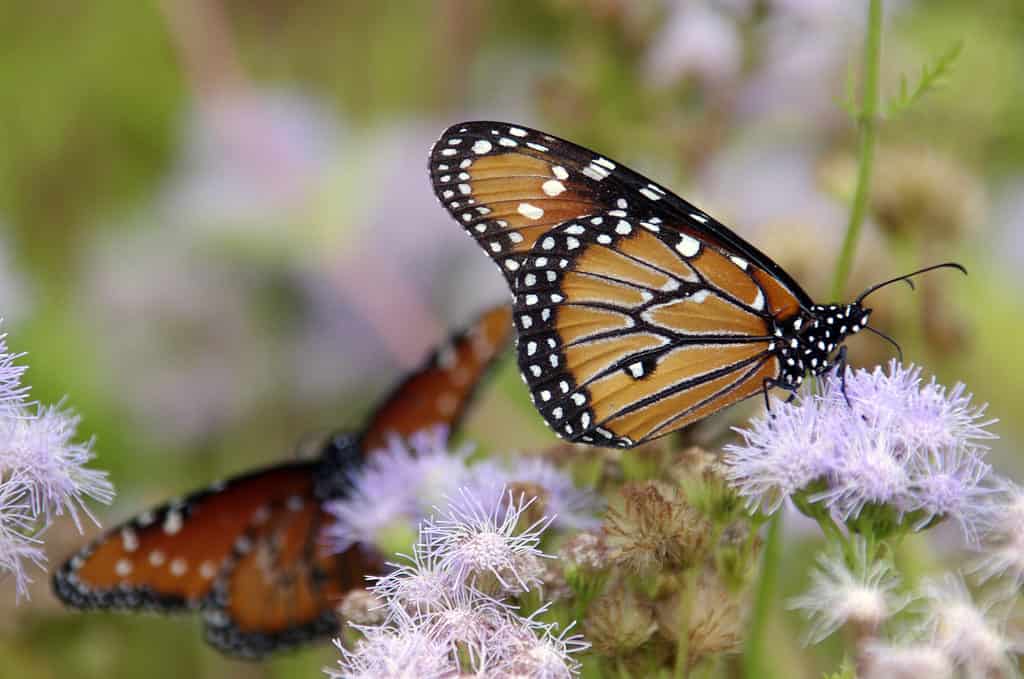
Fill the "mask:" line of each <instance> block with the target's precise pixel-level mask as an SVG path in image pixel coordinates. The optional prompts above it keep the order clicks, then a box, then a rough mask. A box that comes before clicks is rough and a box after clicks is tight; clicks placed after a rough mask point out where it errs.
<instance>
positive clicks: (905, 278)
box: [854, 262, 967, 304]
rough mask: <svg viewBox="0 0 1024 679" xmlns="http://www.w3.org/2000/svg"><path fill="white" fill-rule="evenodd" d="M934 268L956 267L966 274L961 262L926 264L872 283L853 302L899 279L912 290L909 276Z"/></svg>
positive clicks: (858, 302) (857, 302)
mask: <svg viewBox="0 0 1024 679" xmlns="http://www.w3.org/2000/svg"><path fill="white" fill-rule="evenodd" d="M935 269H956V270H958V271H960V272H961V273H963V274H964V275H965V276H966V275H967V269H965V268H964V267H963V265H962V264H957V263H956V262H943V263H942V264H933V265H932V266H926V267H925V268H923V269H918V270H917V271H911V272H910V273H907V274H903V275H902V276H897V277H896V278H890V279H889V280H887V281H882V282H881V283H878V284H876V285H872V286H871V287H870V288H868V289H867V290H865V291H864V292H862V293H860V296H859V297H858V298H857V299H855V300H854V304H860V303H861V302H862V301H863V300H864V298H865V297H867V296H868V295H870V294H871V293H873V292H875V291H876V290H878V289H880V288H884V287H885V286H887V285H892V284H893V283H899V282H900V281H902V282H904V283H906V284H907V285H909V286H910V289H911V290H913V289H914V283H913V281H911V280H910V279H911V278H913V277H914V276H920V275H921V274H923V273H927V272H929V271H934V270H935Z"/></svg>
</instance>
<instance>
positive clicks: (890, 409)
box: [825, 360, 998, 451]
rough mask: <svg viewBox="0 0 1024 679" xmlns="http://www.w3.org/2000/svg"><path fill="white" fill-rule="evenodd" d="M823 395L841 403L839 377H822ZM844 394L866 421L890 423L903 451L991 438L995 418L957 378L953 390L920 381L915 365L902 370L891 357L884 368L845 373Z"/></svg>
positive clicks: (977, 444)
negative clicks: (903, 448)
mask: <svg viewBox="0 0 1024 679" xmlns="http://www.w3.org/2000/svg"><path fill="white" fill-rule="evenodd" d="M825 394H826V397H827V398H828V399H829V401H830V402H831V405H832V406H833V407H836V406H845V405H846V399H845V398H843V394H842V390H841V384H840V380H839V379H838V378H837V377H836V376H835V375H834V374H832V373H830V374H829V377H828V378H827V379H826V380H825ZM846 395H847V397H848V398H849V399H850V402H851V403H852V404H853V405H854V408H853V410H854V411H855V412H856V413H857V415H858V416H859V417H861V418H866V419H867V420H868V422H869V423H872V424H877V423H884V422H891V423H893V424H894V426H895V429H894V431H895V433H896V434H897V436H898V437H899V439H900V443H902V444H903V445H904V446H905V447H906V449H907V450H908V451H914V450H925V449H931V450H935V449H941V448H957V447H960V446H961V445H966V446H968V447H972V448H985V447H986V446H985V444H984V443H983V442H984V441H988V440H991V439H994V438H996V435H995V434H993V433H992V432H991V431H989V427H991V426H992V425H993V424H995V423H996V422H998V420H996V419H994V418H989V417H986V416H985V411H986V410H987V408H988V405H987V404H981V405H978V404H974V403H972V401H973V399H974V396H973V395H972V394H970V393H969V392H967V386H966V385H964V384H963V383H961V382H957V383H956V384H955V385H953V388H952V389H947V388H946V387H944V386H942V385H941V384H938V383H937V382H936V381H935V378H934V377H932V379H931V380H930V381H929V382H928V383H927V384H922V381H921V368H920V367H918V366H914V365H911V366H909V367H906V368H905V367H903V366H901V365H900V364H899V363H897V362H896V361H895V360H892V361H890V362H889V366H888V371H883V370H882V368H881V367H878V366H876V367H875V368H874V370H872V371H871V372H867V371H866V370H856V371H848V372H847V378H846ZM847 410H849V407H847Z"/></svg>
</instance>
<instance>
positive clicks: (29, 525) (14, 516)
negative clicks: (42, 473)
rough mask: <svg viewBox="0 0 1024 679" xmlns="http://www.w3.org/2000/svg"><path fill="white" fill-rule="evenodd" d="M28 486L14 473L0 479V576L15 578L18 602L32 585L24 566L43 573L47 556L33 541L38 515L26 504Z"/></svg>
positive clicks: (35, 539) (34, 539) (39, 544)
mask: <svg viewBox="0 0 1024 679" xmlns="http://www.w3.org/2000/svg"><path fill="white" fill-rule="evenodd" d="M28 496H29V485H28V484H27V483H25V481H24V479H23V478H21V476H20V475H19V474H18V472H17V471H15V472H13V473H11V475H9V476H8V477H7V478H6V479H0V574H3V573H10V574H12V575H13V576H14V590H15V592H16V593H17V596H18V597H19V598H21V597H24V596H27V595H28V585H29V583H30V582H32V579H31V578H30V577H29V575H28V573H26V572H25V568H24V565H25V564H26V563H31V564H33V565H34V566H37V567H38V568H40V569H42V568H44V567H45V563H46V555H45V554H44V553H43V550H42V549H41V548H40V547H41V544H42V543H41V541H40V540H38V539H37V538H33V537H32V534H33V533H34V532H35V529H36V519H37V517H38V515H37V514H36V513H34V512H33V511H32V509H31V506H30V504H29V502H28Z"/></svg>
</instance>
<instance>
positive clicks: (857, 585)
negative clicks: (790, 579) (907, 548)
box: [789, 539, 909, 644]
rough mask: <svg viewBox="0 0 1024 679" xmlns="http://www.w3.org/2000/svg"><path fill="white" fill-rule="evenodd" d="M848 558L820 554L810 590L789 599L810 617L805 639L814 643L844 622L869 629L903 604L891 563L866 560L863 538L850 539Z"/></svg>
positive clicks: (873, 627) (879, 623)
mask: <svg viewBox="0 0 1024 679" xmlns="http://www.w3.org/2000/svg"><path fill="white" fill-rule="evenodd" d="M851 558H852V559H853V561H854V563H852V564H850V563H848V562H847V558H846V557H845V556H844V555H843V554H842V553H837V554H829V555H822V556H820V557H819V558H818V562H817V569H816V570H815V571H814V572H813V573H812V575H811V588H810V590H808V591H807V593H806V594H803V595H802V596H799V597H796V598H794V599H792V600H791V601H790V602H789V607H790V608H791V609H797V610H801V611H803V612H804V614H805V615H806V616H807V617H808V618H809V619H810V621H811V629H810V631H809V632H808V634H807V643H809V644H817V643H819V642H820V641H822V640H823V639H825V638H826V637H828V636H830V635H831V634H832V633H833V632H835V631H836V630H837V629H839V628H840V627H842V626H843V625H846V624H851V625H854V626H857V627H859V628H861V629H862V630H864V631H867V632H873V631H874V630H875V629H877V628H878V626H879V625H881V624H882V623H883V622H885V621H886V620H887V619H889V618H890V617H891V616H892V615H894V614H895V613H898V612H899V611H900V610H901V609H902V608H903V607H904V606H906V604H907V602H908V599H909V597H906V596H904V595H900V594H898V593H897V589H898V587H899V585H900V580H899V578H898V577H897V576H896V575H895V574H894V573H893V570H892V566H891V564H889V563H888V562H887V561H881V560H879V561H874V562H870V561H869V560H868V558H867V546H866V543H865V541H864V540H861V539H855V540H854V542H853V550H852V555H851Z"/></svg>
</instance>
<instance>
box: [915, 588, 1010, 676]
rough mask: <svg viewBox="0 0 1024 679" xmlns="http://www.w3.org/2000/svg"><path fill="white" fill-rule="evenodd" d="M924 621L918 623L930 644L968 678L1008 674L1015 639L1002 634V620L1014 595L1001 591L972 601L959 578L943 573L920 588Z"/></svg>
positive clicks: (1004, 621)
mask: <svg viewBox="0 0 1024 679" xmlns="http://www.w3.org/2000/svg"><path fill="white" fill-rule="evenodd" d="M921 594H922V601H923V603H924V612H925V620H924V623H923V626H922V631H924V632H925V633H926V634H927V635H928V637H929V638H930V639H931V644H932V645H933V646H935V647H937V648H939V649H941V650H943V651H944V652H945V653H946V654H947V655H948V656H949V657H950V658H951V659H952V660H953V661H954V663H955V664H956V665H957V666H960V667H963V668H964V669H965V670H966V671H967V675H968V676H971V677H998V676H1011V673H1010V671H1009V668H1010V666H1011V665H1010V659H1009V655H1010V654H1011V653H1017V652H1019V651H1020V650H1021V645H1020V643H1019V642H1017V641H1015V640H1013V639H1011V638H1010V637H1008V636H1007V634H1006V619H1007V615H1008V613H1009V609H1010V607H1011V606H1012V603H1013V601H1014V598H1015V593H1014V592H1009V591H1004V592H1002V593H1001V595H1000V596H998V597H995V598H989V599H984V600H982V601H981V602H980V603H975V601H974V600H973V598H972V596H971V593H970V592H969V591H968V589H967V586H966V584H964V581H963V578H962V577H959V576H956V575H953V574H951V573H947V574H946V575H945V577H944V578H943V579H942V580H931V581H927V582H925V584H924V585H923V586H922V588H921Z"/></svg>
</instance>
